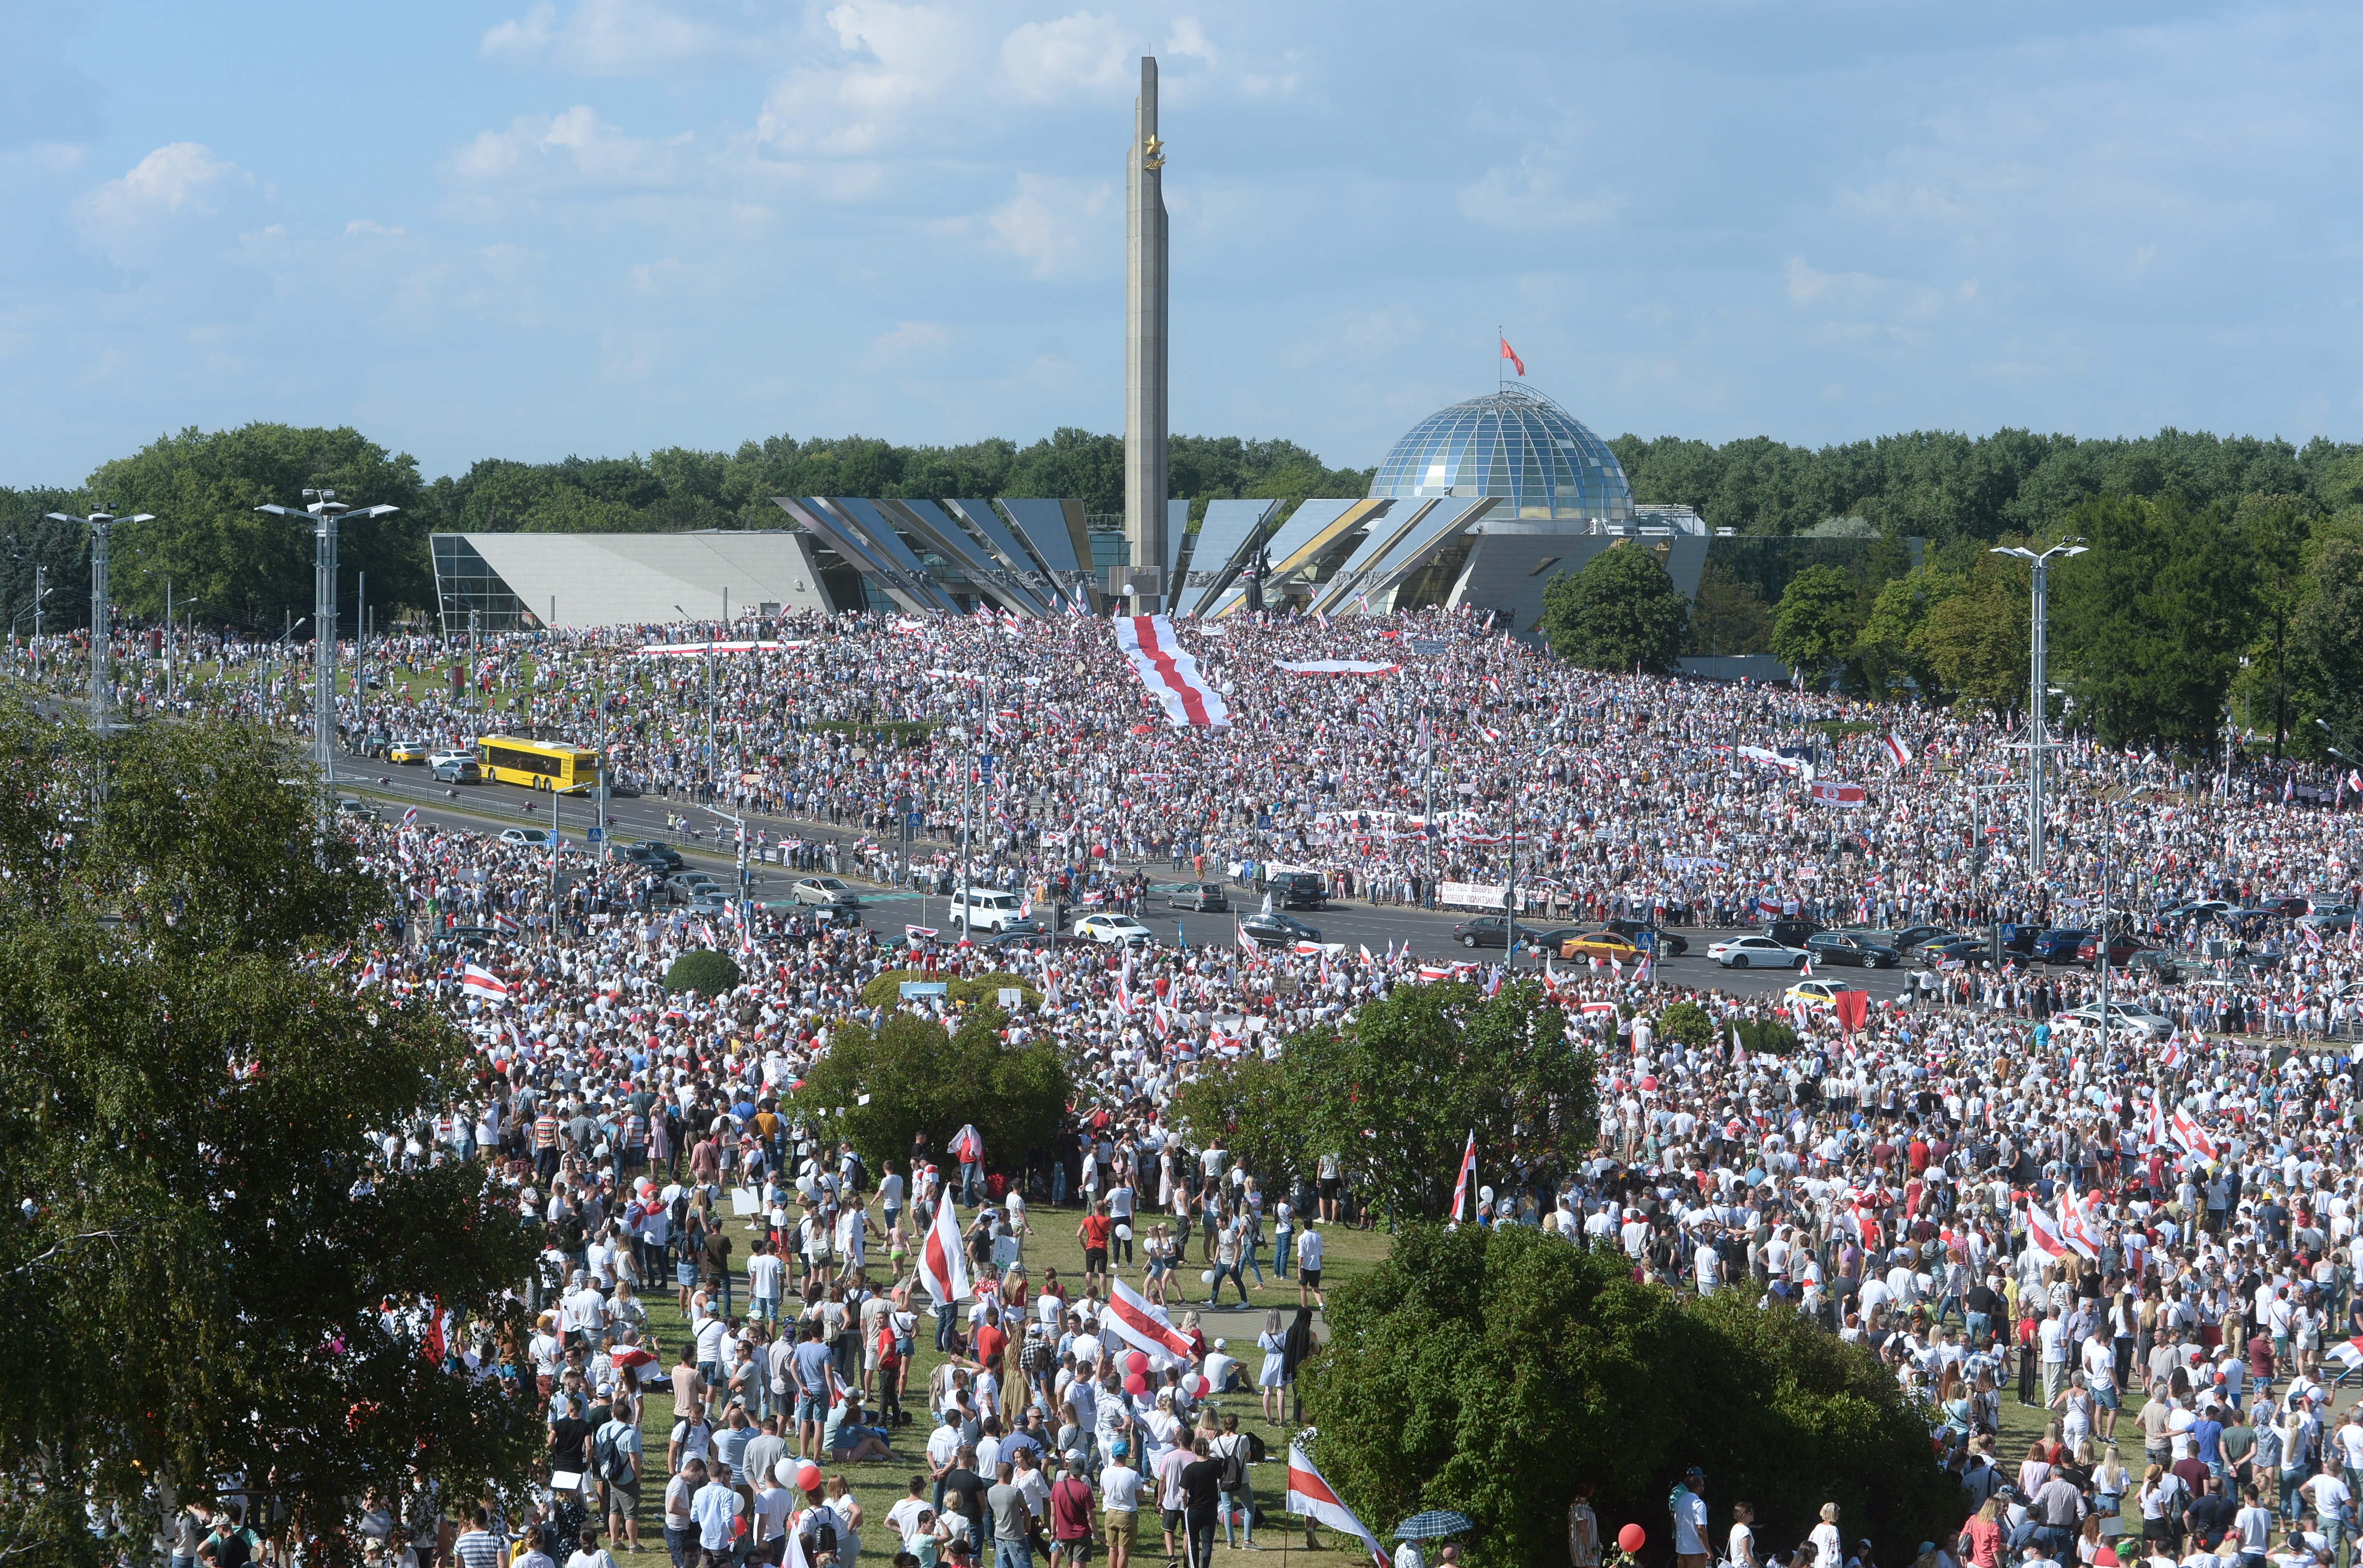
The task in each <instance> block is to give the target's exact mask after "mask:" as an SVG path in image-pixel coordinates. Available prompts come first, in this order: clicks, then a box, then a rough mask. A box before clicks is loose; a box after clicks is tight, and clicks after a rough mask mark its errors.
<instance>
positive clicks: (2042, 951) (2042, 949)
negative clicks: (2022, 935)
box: [2027, 926, 2092, 964]
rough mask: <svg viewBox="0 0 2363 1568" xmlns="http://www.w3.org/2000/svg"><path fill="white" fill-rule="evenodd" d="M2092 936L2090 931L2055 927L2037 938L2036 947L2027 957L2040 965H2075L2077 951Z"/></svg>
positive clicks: (2030, 949) (2028, 952) (2030, 950)
mask: <svg viewBox="0 0 2363 1568" xmlns="http://www.w3.org/2000/svg"><path fill="white" fill-rule="evenodd" d="M2091 934H2092V933H2091V932H2089V931H2078V930H2074V929H2072V928H2069V927H2066V926H2053V927H2052V928H2051V929H2050V930H2048V931H2047V932H2044V933H2041V934H2039V935H2037V936H2036V939H2035V945H2034V946H2033V947H2031V948H2029V949H2028V950H2027V956H2028V957H2030V958H2033V959H2034V960H2035V961H2036V963H2038V964H2073V963H2074V962H2076V953H2077V950H2078V949H2079V948H2080V947H2082V946H2083V945H2084V939H2085V938H2086V937H2088V936H2090V935H2091Z"/></svg>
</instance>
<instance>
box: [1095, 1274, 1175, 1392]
mask: <svg viewBox="0 0 2363 1568" xmlns="http://www.w3.org/2000/svg"><path fill="white" fill-rule="evenodd" d="M1100 1325H1101V1326H1102V1327H1103V1328H1105V1329H1107V1330H1109V1331H1111V1332H1113V1333H1114V1334H1115V1337H1116V1338H1118V1339H1120V1340H1122V1341H1123V1342H1125V1343H1126V1344H1128V1345H1130V1346H1131V1347H1132V1348H1133V1349H1135V1350H1137V1351H1139V1352H1141V1353H1143V1354H1145V1355H1147V1356H1148V1359H1149V1361H1150V1362H1151V1363H1152V1364H1154V1365H1156V1366H1157V1367H1158V1368H1159V1369H1160V1370H1162V1369H1163V1368H1165V1367H1168V1366H1187V1365H1189V1364H1190V1361H1191V1358H1192V1357H1193V1355H1195V1354H1196V1353H1197V1351H1196V1347H1195V1346H1193V1344H1192V1343H1191V1342H1190V1336H1189V1335H1187V1334H1185V1333H1183V1332H1182V1331H1181V1330H1179V1329H1177V1328H1175V1327H1174V1326H1173V1320H1172V1319H1170V1318H1169V1317H1167V1316H1166V1315H1165V1309H1164V1308H1162V1307H1159V1306H1157V1305H1155V1304H1154V1303H1152V1302H1151V1301H1150V1300H1149V1299H1148V1297H1145V1296H1143V1295H1141V1294H1140V1293H1139V1292H1138V1291H1137V1290H1135V1289H1133V1288H1132V1287H1131V1286H1128V1285H1126V1284H1125V1282H1124V1281H1123V1280H1121V1279H1118V1278H1116V1277H1115V1276H1114V1275H1110V1276H1109V1277H1108V1303H1107V1310H1106V1311H1104V1312H1103V1313H1101V1314H1100Z"/></svg>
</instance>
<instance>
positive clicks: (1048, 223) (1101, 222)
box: [988, 174, 1123, 278]
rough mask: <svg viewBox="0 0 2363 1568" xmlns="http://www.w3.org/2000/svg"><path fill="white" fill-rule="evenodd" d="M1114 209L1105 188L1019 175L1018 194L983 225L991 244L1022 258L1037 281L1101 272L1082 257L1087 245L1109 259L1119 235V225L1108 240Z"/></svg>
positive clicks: (1120, 238) (1119, 245)
mask: <svg viewBox="0 0 2363 1568" xmlns="http://www.w3.org/2000/svg"><path fill="white" fill-rule="evenodd" d="M1116 211H1117V209H1116V204H1115V191H1114V188H1113V187H1112V186H1110V185H1107V184H1104V183H1103V184H1097V185H1087V184H1084V183H1082V182H1077V181H1070V180H1050V179H1045V178H1043V177H1042V176H1040V175H1037V174H1021V175H1019V176H1018V177H1017V194H1016V195H1015V196H1013V197H1011V198H1010V199H1009V200H1008V201H1006V202H1004V203H1003V204H1001V205H1000V206H998V207H996V208H994V209H993V215H992V216H991V218H990V219H989V220H988V222H989V223H990V224H991V226H992V228H993V240H994V243H995V245H996V246H997V247H998V248H1001V249H1003V250H1005V251H1008V252H1009V253H1010V254H1012V255H1015V256H1018V257H1021V258H1023V259H1025V260H1026V263H1027V265H1028V268H1029V269H1030V270H1031V271H1032V272H1033V274H1034V275H1035V276H1036V277H1037V278H1061V277H1071V276H1074V275H1076V274H1079V273H1084V272H1093V271H1100V270H1101V269H1100V268H1099V267H1097V266H1095V265H1093V263H1092V261H1091V260H1090V259H1087V254H1086V247H1087V246H1089V247H1093V248H1097V249H1098V250H1100V251H1102V252H1104V254H1105V256H1106V258H1107V259H1110V260H1113V259H1114V258H1115V255H1116V253H1117V252H1118V250H1120V249H1121V248H1122V244H1123V233H1122V230H1121V227H1120V226H1119V227H1117V228H1116V229H1115V231H1114V237H1113V238H1111V228H1110V223H1111V220H1112V219H1113V218H1114V217H1115V215H1116Z"/></svg>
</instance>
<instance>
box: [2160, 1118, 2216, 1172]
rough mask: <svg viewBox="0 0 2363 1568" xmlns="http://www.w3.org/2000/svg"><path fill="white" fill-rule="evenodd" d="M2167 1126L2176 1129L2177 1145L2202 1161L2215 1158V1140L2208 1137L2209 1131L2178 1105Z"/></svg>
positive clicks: (2175, 1139)
mask: <svg viewBox="0 0 2363 1568" xmlns="http://www.w3.org/2000/svg"><path fill="white" fill-rule="evenodd" d="M2167 1124H2168V1125H2169V1126H2170V1127H2172V1128H2173V1129H2174V1141H2175V1142H2176V1143H2180V1144H2181V1145H2182V1146H2183V1147H2184V1148H2186V1149H2188V1150H2190V1151H2191V1153H2192V1154H2196V1155H2198V1156H2199V1157H2200V1158H2201V1159H2202V1160H2212V1159H2213V1158H2214V1157H2215V1140H2214V1139H2213V1138H2210V1137H2209V1136H2207V1130H2206V1129H2205V1128H2203V1127H2202V1126H2200V1125H2199V1123H2198V1121H2195V1120H2194V1119H2193V1118H2192V1117H2191V1113H2190V1112H2189V1111H2187V1110H2183V1109H2182V1107H2180V1106H2179V1105H2178V1106H2176V1107H2175V1108H2174V1114H2173V1115H2172V1116H2171V1117H2169V1118H2168V1119H2167Z"/></svg>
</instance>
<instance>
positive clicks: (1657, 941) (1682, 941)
mask: <svg viewBox="0 0 2363 1568" xmlns="http://www.w3.org/2000/svg"><path fill="white" fill-rule="evenodd" d="M1600 929H1601V930H1603V931H1613V932H1614V933H1616V934H1617V935H1619V936H1621V937H1623V938H1625V940H1626V941H1627V942H1630V943H1631V944H1633V945H1634V946H1636V947H1639V946H1641V945H1642V942H1641V934H1642V933H1644V932H1651V931H1654V932H1655V933H1656V935H1655V936H1653V937H1652V938H1651V943H1652V944H1654V951H1655V952H1656V953H1657V955H1658V956H1659V957H1660V958H1679V957H1681V955H1683V954H1685V953H1688V952H1689V951H1690V950H1691V944H1690V939H1689V938H1688V937H1686V936H1683V935H1682V934H1681V933H1679V932H1671V931H1668V930H1667V929H1666V928H1665V927H1664V926H1661V925H1660V926H1652V925H1651V924H1650V923H1649V922H1647V921H1646V920H1610V921H1603V922H1601V923H1600Z"/></svg>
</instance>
